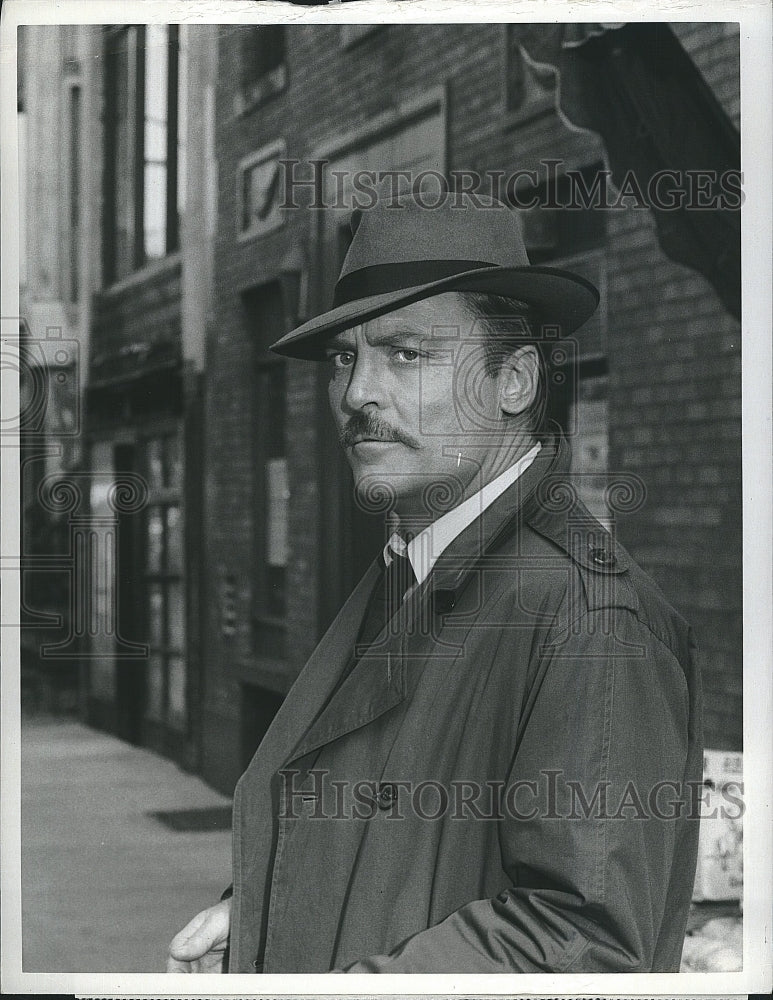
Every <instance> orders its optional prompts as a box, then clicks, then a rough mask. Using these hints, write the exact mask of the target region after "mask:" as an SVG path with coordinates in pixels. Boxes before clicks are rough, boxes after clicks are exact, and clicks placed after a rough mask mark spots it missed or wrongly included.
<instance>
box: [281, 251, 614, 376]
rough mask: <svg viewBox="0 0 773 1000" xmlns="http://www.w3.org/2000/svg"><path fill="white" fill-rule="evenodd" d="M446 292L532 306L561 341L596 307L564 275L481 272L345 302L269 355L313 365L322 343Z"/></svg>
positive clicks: (579, 284)
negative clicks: (500, 297)
mask: <svg viewBox="0 0 773 1000" xmlns="http://www.w3.org/2000/svg"><path fill="white" fill-rule="evenodd" d="M406 266H410V265H406ZM447 291H460V292H462V291H465V292H488V293H489V294H492V295H505V296H508V297H510V298H515V299H520V300H521V301H522V302H526V303H528V304H529V305H530V306H532V307H533V308H534V309H535V310H536V311H537V313H538V315H539V316H540V317H541V318H542V320H543V322H546V323H550V324H551V325H554V326H556V327H557V328H558V330H559V335H560V336H562V337H566V336H568V335H569V334H570V333H574V331H575V330H577V329H578V328H579V327H580V326H582V324H583V323H584V322H585V321H586V320H588V319H589V318H590V317H591V316H592V315H593V313H594V312H595V310H596V307H597V306H598V303H599V293H598V291H597V289H596V288H595V287H594V286H593V285H592V284H591V283H590V282H589V281H586V280H585V278H581V277H580V276H579V275H577V274H572V273H571V272H569V271H562V270H559V269H558V268H553V267H499V266H496V267H482V268H477V269H474V270H471V271H464V272H463V273H461V274H454V275H451V276H450V277H447V278H442V279H440V280H439V281H432V282H429V283H428V284H424V285H414V286H411V287H408V288H401V289H397V290H395V291H392V292H384V293H382V294H380V295H370V296H366V297H365V298H361V299H356V300H353V301H352V302H345V303H343V304H342V305H340V306H336V307H335V308H334V309H330V310H329V311H328V312H324V313H322V314H321V315H319V316H316V317H315V318H314V319H310V320H308V321H307V322H306V323H303V324H301V326H298V327H296V328H295V329H294V330H291V331H290V332H289V333H287V334H285V335H284V337H282V338H280V339H279V340H278V341H277V342H276V343H275V344H272V345H271V350H272V351H274V353H276V354H281V355H283V356H284V357H287V358H302V359H305V360H319V359H320V358H321V357H322V356H323V351H324V345H325V341H326V340H328V338H330V337H332V336H334V335H335V334H336V333H340V332H341V331H342V330H346V329H348V328H349V327H352V326H356V325H357V324H358V323H362V322H364V321H365V320H369V319H374V318H375V317H376V316H381V315H383V314H384V313H388V312H392V311H394V310H395V309H397V308H398V307H399V306H404V305H408V304H409V303H411V302H417V301H419V300H420V299H425V298H429V297H430V296H432V295H439V294H440V293H441V292H447Z"/></svg>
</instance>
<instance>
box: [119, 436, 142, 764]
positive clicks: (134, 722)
mask: <svg viewBox="0 0 773 1000" xmlns="http://www.w3.org/2000/svg"><path fill="white" fill-rule="evenodd" d="M114 457H115V471H116V475H120V474H121V473H122V472H124V473H127V472H135V471H136V455H135V448H134V445H133V444H119V445H116V447H115V452H114ZM136 522H137V518H135V517H131V516H122V517H119V518H118V529H117V532H118V534H117V540H116V541H117V559H116V595H117V602H118V606H117V611H118V615H117V627H118V632H119V634H120V636H121V638H122V639H128V640H129V641H130V642H137V641H138V639H139V638H140V636H141V632H142V621H141V615H140V614H139V609H140V606H141V605H140V585H139V578H138V573H139V570H140V567H139V565H138V554H139V553H138V551H137V523H136ZM145 670H146V664H145V661H144V660H139V659H136V658H131V659H121V657H120V655H119V656H118V657H117V660H116V699H115V703H116V713H117V719H116V723H117V735H118V736H120V738H121V739H123V740H126V741H127V742H129V743H136V744H141V743H142V715H143V711H144V705H145Z"/></svg>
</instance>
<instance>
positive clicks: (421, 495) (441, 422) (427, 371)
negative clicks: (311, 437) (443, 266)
mask: <svg viewBox="0 0 773 1000" xmlns="http://www.w3.org/2000/svg"><path fill="white" fill-rule="evenodd" d="M472 326H473V320H472V318H471V316H470V315H469V314H468V312H467V310H466V309H465V307H464V304H463V302H462V301H461V299H460V298H459V296H458V295H457V293H455V292H447V293H444V294H441V295H436V296H434V297H432V298H429V299H424V300H422V301H420V302H415V303H413V304H411V305H407V306H402V307H400V308H399V309H398V310H396V311H395V312H393V313H389V314H387V315H385V316H379V317H377V318H376V319H373V320H369V321H367V322H365V323H363V324H361V325H359V326H355V327H352V328H351V329H349V330H346V331H344V332H343V333H340V334H338V335H337V336H335V337H333V338H332V339H331V340H330V341H328V343H327V345H326V354H327V358H328V364H329V366H330V383H329V387H328V393H329V398H330V405H331V408H332V411H333V417H334V419H335V423H336V427H337V430H338V433H339V436H340V437H341V443H342V445H343V447H344V450H345V452H346V457H347V458H348V460H349V462H350V464H351V466H352V470H353V473H354V481H355V486H356V488H357V492H358V496H359V497H360V500H361V502H365V501H366V498H367V497H368V496H369V495H374V496H375V495H377V493H378V488H379V487H386V489H387V490H389V492H390V493H391V494H392V495H393V496H394V497H395V498H396V500H397V503H396V507H397V510H398V511H399V512H401V513H402V512H408V511H409V512H414V513H419V512H426V511H427V510H430V511H431V510H432V509H433V508H434V509H436V505H437V503H438V501H439V500H440V502H442V499H441V498H440V497H439V496H438V486H439V484H442V486H443V487H445V488H446V489H447V491H448V493H447V500H446V505H447V506H449V507H450V506H454V505H455V504H456V503H458V502H459V499H460V497H461V495H462V493H463V491H465V490H466V489H467V487H468V486H469V484H470V483H471V482H472V481H473V480H474V479H476V477H478V474H479V473H480V471H481V469H482V468H483V469H484V471H485V468H486V465H487V464H488V463H490V461H491V459H492V456H493V454H494V453H495V452H498V451H499V450H500V449H501V444H502V438H503V429H504V425H503V422H502V416H503V414H502V412H501V410H500V407H499V404H498V392H497V378H496V377H491V376H489V375H488V374H487V373H486V371H485V352H484V349H483V343H482V340H481V339H480V337H479V336H477V337H471V329H472ZM430 488H434V491H432V490H430V494H429V497H428V495H427V490H428V489H430ZM374 490H375V491H376V493H373V491H374ZM442 492H443V490H442V487H441V489H440V493H442ZM428 500H429V502H427V501H428ZM449 501H450V502H449Z"/></svg>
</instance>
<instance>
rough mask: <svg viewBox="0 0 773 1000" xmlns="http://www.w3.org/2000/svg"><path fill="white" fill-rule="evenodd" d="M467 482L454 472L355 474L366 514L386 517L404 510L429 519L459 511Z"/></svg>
mask: <svg viewBox="0 0 773 1000" xmlns="http://www.w3.org/2000/svg"><path fill="white" fill-rule="evenodd" d="M465 485H466V484H465V482H464V481H463V480H462V479H461V478H460V477H459V476H458V475H456V474H455V473H453V472H445V473H437V472H435V473H426V474H424V475H422V474H421V473H417V472H410V473H409V472H404V473H400V472H389V473H387V472H383V471H381V472H379V471H376V470H372V471H364V470H362V471H360V470H357V471H355V473H354V491H355V496H356V499H357V503H358V504H359V506H360V507H361V508H362V510H364V511H365V513H366V514H386V513H387V512H388V511H390V510H394V509H395V508H397V509H400V508H405V509H410V510H414V511H415V512H417V513H419V512H421V513H422V514H426V515H429V516H430V518H432V519H434V518H435V517H437V516H439V515H441V514H444V513H446V511H449V510H451V508H452V507H456V506H457V504H459V503H460V502H461V500H462V498H463V494H464V491H465Z"/></svg>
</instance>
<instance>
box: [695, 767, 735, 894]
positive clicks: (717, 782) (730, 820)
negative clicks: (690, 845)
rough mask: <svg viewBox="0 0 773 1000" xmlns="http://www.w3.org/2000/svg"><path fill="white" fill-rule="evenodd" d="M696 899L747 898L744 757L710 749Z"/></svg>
mask: <svg viewBox="0 0 773 1000" xmlns="http://www.w3.org/2000/svg"><path fill="white" fill-rule="evenodd" d="M703 780H704V789H703V796H702V803H701V828H700V837H699V841H698V866H697V869H696V873H695V887H694V889H693V899H694V900H696V901H703V900H732V899H741V898H742V897H743V803H742V801H741V800H742V797H743V754H741V753H733V752H729V751H724V750H706V751H705V752H704V755H703Z"/></svg>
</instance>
